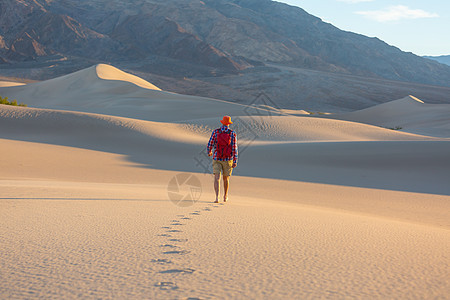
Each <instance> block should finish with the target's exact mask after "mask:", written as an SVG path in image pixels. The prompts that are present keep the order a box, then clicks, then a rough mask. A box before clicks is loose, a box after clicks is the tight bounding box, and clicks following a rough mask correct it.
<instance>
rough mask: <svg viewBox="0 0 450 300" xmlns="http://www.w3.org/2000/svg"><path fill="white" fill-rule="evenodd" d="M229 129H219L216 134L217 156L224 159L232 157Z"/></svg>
mask: <svg viewBox="0 0 450 300" xmlns="http://www.w3.org/2000/svg"><path fill="white" fill-rule="evenodd" d="M231 132H232V131H231V130H229V129H228V130H227V131H220V130H219V133H218V134H217V145H216V151H217V158H219V159H226V158H231V157H232V153H233V152H232V147H231Z"/></svg>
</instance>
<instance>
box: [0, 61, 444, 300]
mask: <svg viewBox="0 0 450 300" xmlns="http://www.w3.org/2000/svg"><path fill="white" fill-rule="evenodd" d="M0 95H1V96H3V97H5V96H7V97H9V98H10V99H17V100H18V101H20V102H23V103H25V104H28V106H29V107H12V106H6V105H0V147H1V149H2V156H1V158H0V170H1V172H0V244H1V245H2V247H0V258H1V259H0V276H1V278H2V280H1V283H0V298H2V299H35V298H58V299H61V298H64V299H71V298H85V299H94V298H95V299H98V298H104V299H316V298H330V299H343V298H346V299H347V298H358V299H448V295H450V273H449V270H450V255H449V254H448V253H449V251H448V249H450V184H449V179H450V134H449V130H448V129H449V128H450V118H449V117H448V115H449V114H448V113H444V112H448V111H449V106H447V105H431V104H424V103H421V101H420V100H419V99H416V98H413V97H408V98H406V99H400V100H396V101H393V102H391V103H386V104H383V105H380V106H376V107H373V108H369V109H366V110H363V111H357V112H353V113H348V114H345V115H329V116H328V115H327V116H326V118H324V117H319V118H318V117H312V116H308V115H305V114H303V113H302V111H301V110H296V111H293V110H291V111H289V110H277V109H274V108H270V107H266V106H252V107H249V106H244V105H238V104H234V103H230V102H226V101H220V100H215V99H208V98H201V97H194V96H185V95H178V94H174V93H168V92H165V91H161V90H160V89H159V88H158V87H156V86H154V85H152V84H151V83H148V82H146V81H144V80H142V79H140V78H138V77H135V76H132V75H130V74H126V73H124V72H122V71H120V70H118V69H115V68H114V67H112V66H107V65H98V66H93V67H91V68H88V69H85V70H81V71H79V72H76V73H73V74H70V75H67V76H63V77H60V78H56V79H53V80H48V81H43V82H37V83H31V84H27V85H21V86H14V85H8V86H3V87H0ZM393 100H395V99H393ZM416 102H417V103H416ZM225 114H229V115H231V116H232V117H233V118H234V120H235V124H233V125H232V128H234V129H235V130H236V131H237V134H238V142H239V150H240V155H239V157H240V158H239V163H238V167H237V168H236V169H235V170H234V171H233V172H234V173H233V176H232V178H231V187H230V195H229V198H230V201H229V203H226V204H223V203H219V204H214V203H212V202H213V200H214V194H213V186H212V175H211V174H210V172H211V166H210V164H211V162H210V159H209V158H207V156H205V153H204V151H205V147H206V143H207V141H208V138H209V135H210V132H211V130H212V129H214V128H216V127H219V125H220V124H219V122H218V121H219V120H220V119H221V118H222V116H223V115H225ZM382 117H385V119H383V118H382ZM391 126H394V127H395V126H399V127H402V128H401V129H400V130H391V129H387V128H383V127H391ZM174 180H186V182H187V184H182V182H180V181H179V183H180V186H179V191H178V196H180V197H184V196H186V197H187V198H190V197H191V196H192V197H193V198H194V200H195V201H188V199H186V201H181V202H179V200H180V199H179V198H174V194H173V193H170V191H172V192H173V190H172V189H173V182H175V181H174ZM175 194H177V193H175ZM197 198H198V199H197ZM175 203H177V204H178V205H176V204H175Z"/></svg>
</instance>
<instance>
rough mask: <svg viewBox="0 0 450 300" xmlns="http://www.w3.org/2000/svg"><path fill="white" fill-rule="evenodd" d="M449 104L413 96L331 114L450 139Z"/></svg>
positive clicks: (340, 117)
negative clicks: (431, 102)
mask: <svg viewBox="0 0 450 300" xmlns="http://www.w3.org/2000/svg"><path fill="white" fill-rule="evenodd" d="M449 115H450V105H449V104H426V103H424V102H423V101H421V100H420V99H417V98H416V97H414V96H408V97H406V98H403V99H399V100H395V101H391V102H387V103H383V104H380V105H377V106H373V107H369V108H366V109H363V110H359V111H355V112H350V113H344V114H335V115H331V117H332V118H337V119H341V120H348V121H353V122H359V123H366V124H372V125H377V126H382V127H387V128H400V129H401V130H402V131H405V132H411V133H416V134H422V135H429V136H436V137H444V138H450V119H449Z"/></svg>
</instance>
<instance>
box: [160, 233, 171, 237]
mask: <svg viewBox="0 0 450 300" xmlns="http://www.w3.org/2000/svg"><path fill="white" fill-rule="evenodd" d="M158 236H165V237H171V236H172V235H170V234H167V233H161V234H158Z"/></svg>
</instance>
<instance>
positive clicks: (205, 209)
mask: <svg viewBox="0 0 450 300" xmlns="http://www.w3.org/2000/svg"><path fill="white" fill-rule="evenodd" d="M203 210H204V211H211V210H212V209H211V208H209V207H206V208H204V209H203Z"/></svg>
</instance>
